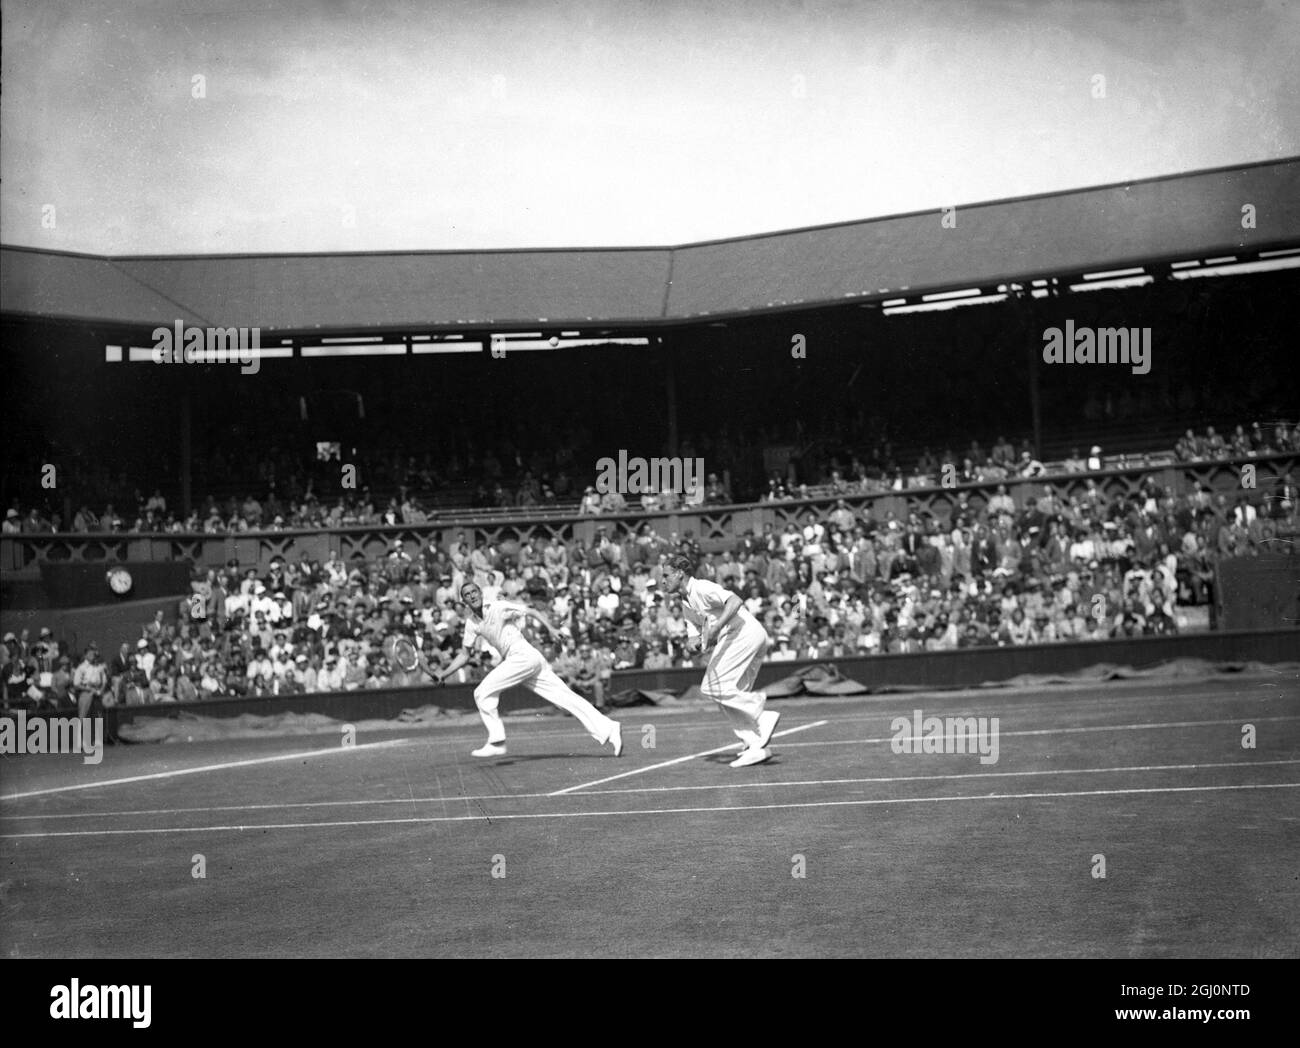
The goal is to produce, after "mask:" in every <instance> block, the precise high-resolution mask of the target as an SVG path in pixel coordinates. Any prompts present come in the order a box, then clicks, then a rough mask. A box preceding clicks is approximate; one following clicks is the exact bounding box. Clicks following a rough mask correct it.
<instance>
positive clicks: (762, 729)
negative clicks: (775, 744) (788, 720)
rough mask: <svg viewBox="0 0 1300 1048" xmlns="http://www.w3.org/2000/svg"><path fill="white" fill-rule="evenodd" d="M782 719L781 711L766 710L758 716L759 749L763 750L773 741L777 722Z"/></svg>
mask: <svg viewBox="0 0 1300 1048" xmlns="http://www.w3.org/2000/svg"><path fill="white" fill-rule="evenodd" d="M780 719H781V713H780V711H779V710H765V711H764V712H763V713H760V714H759V715H758V748H759V749H760V750H761V749H763V747H765V746H766V745H767V744H768V743H769V742H771V741H772V733H773V732H774V731H776V722H777V721H779V720H780Z"/></svg>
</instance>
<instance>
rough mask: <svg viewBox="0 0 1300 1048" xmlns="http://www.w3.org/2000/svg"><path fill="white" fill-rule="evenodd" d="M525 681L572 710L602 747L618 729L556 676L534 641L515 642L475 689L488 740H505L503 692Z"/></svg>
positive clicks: (569, 711) (563, 706)
mask: <svg viewBox="0 0 1300 1048" xmlns="http://www.w3.org/2000/svg"><path fill="white" fill-rule="evenodd" d="M516 684H522V685H523V686H524V687H525V688H527V689H528V690H529V691H531V692H532V693H533V694H534V695H539V696H541V697H542V698H543V699H545V700H546V701H547V702H549V703H551V704H552V705H554V706H559V707H560V709H562V710H564V712H565V713H572V714H573V715H574V716H575V717H577V718H578V720H579V721H581V722H582V726H583V727H584V728H586V729H587V732H588V734H590V735H591V737H592V738H593V739H595V740H596V741H597V742H599V743H600V744H601V745H602V746H603V745H604V744H605V743H606V742H608V741H609V737H610V735H611V734H613V731H614V722H613V721H612V720H610V718H608V717H606V716H605V715H604V714H603V713H601V712H600V710H598V709H596V707H595V706H593V705H592V704H591V703H589V702H588V701H587V700H586V699H584V698H583V697H582V696H581V695H579V694H577V693H576V692H574V691H572V690H570V688H569V687H568V686H567V685H566V684H565V683H564V681H562V680H560V678H559V677H557V676H556V675H555V671H554V670H553V669H551V667H550V664H549V663H548V662H547V661H546V659H545V658H543V657H542V653H541V652H540V651H538V650H537V649H536V648H534V647H533V646H532V645H531V644H520V643H516V644H514V645H513V646H512V647H511V649H510V651H509V652H508V653H507V654H506V657H505V658H504V659H502V660H501V662H500V663H498V664H497V665H496V666H495V667H494V668H493V670H492V672H491V673H489V674H488V675H487V676H486V677H484V678H483V679H482V680H481V681H479V683H478V687H476V688H475V689H474V704H475V705H476V706H478V712H479V716H480V717H482V718H483V723H484V724H485V725H486V726H487V730H488V742H504V741H505V738H506V727H505V725H504V724H503V723H502V722H501V714H499V713H498V712H497V704H498V702H499V701H500V699H501V693H502V692H503V691H505V690H506V689H507V688H513V687H514V686H515V685H516Z"/></svg>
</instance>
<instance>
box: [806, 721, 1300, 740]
mask: <svg viewBox="0 0 1300 1048" xmlns="http://www.w3.org/2000/svg"><path fill="white" fill-rule="evenodd" d="M899 716H900V717H901V716H902V714H899ZM933 716H934V717H935V718H936V719H937V720H940V721H942V720H945V719H946V718H944V717H941V716H940V715H939V714H937V713H936V714H933ZM926 719H927V720H928V719H929V718H926ZM959 719H961V720H963V721H964V720H966V719H967V718H966V717H961V718H959ZM970 719H978V718H975V716H974V715H973V714H972V715H971V718H970ZM999 720H1001V717H999ZM1296 720H1300V717H1250V716H1242V717H1228V718H1226V719H1224V720H1203V721H1161V722H1159V723H1155V724H1095V725H1090V726H1088V727H1086V728H1036V729H1032V730H1031V729H1027V730H1025V731H1002V730H1001V729H999V731H998V737H999V738H1004V739H1005V738H1007V737H1008V736H1032V735H1086V734H1091V733H1094V732H1099V731H1150V730H1153V729H1155V728H1204V727H1207V726H1210V725H1222V724H1237V725H1240V724H1269V723H1273V722H1275V721H1296ZM911 726H912V722H911V720H910V719H909V720H908V730H909V735H908V736H906V737H908V738H910V737H911V736H910V730H911ZM935 737H936V738H939V737H940V736H935ZM897 738H899V736H898V734H897V733H895V734H892V735H885V736H883V737H881V738H878V739H827V740H824V741H822V742H792V743H789V746H790V747H794V746H799V747H808V746H863V745H866V744H867V743H876V742H893V741H894V740H895V739H897ZM942 738H945V739H948V738H953V736H952V735H944V736H942Z"/></svg>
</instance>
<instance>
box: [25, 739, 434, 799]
mask: <svg viewBox="0 0 1300 1048" xmlns="http://www.w3.org/2000/svg"><path fill="white" fill-rule="evenodd" d="M409 741H410V740H409V739H387V740H385V741H384V742H363V743H360V744H359V745H353V746H331V747H328V748H322V749H318V750H299V751H298V752H296V753H280V754H276V755H275V756H274V757H250V758H249V759H248V760H242V761H225V762H224V763H222V764H202V765H199V766H198V767H194V768H177V769H176V770H175V771H157V772H152V773H151V774H149V775H131V776H129V777H127V778H125V779H101V780H99V781H98V782H79V783H77V784H76V785H75V786H52V787H50V788H49V789H46V790H28V791H27V792H26V793H6V794H0V801H16V800H22V799H23V798H24V797H43V796H45V795H46V794H50V793H67V792H69V791H71V790H97V789H99V787H101V786H121V785H124V784H125V783H131V782H148V781H150V780H152V779H170V778H174V777H175V776H177V775H198V774H199V773H200V772H205V771H224V770H225V769H226V768H247V767H248V766H249V765H252V764H272V763H274V762H275V761H296V760H299V759H300V758H305V757H327V756H330V755H331V754H336V753H352V752H354V751H355V750H372V749H381V748H383V747H385V746H400V745H402V744H403V743H405V742H409Z"/></svg>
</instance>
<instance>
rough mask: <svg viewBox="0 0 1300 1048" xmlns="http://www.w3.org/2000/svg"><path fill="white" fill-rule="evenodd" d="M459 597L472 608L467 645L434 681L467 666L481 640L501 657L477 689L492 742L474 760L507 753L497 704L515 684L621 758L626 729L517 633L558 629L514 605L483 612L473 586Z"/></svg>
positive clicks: (551, 632)
mask: <svg viewBox="0 0 1300 1048" xmlns="http://www.w3.org/2000/svg"><path fill="white" fill-rule="evenodd" d="M460 596H461V600H463V601H464V602H465V604H466V605H467V607H468V608H469V616H468V617H467V618H466V620H465V639H464V644H463V647H462V648H461V650H460V651H458V652H457V653H456V657H455V658H454V659H452V660H451V663H450V665H448V666H447V668H446V669H445V670H443V671H442V672H441V673H435V674H434V676H435V677H436V678H437V679H438V680H439V681H442V680H443V679H444V678H446V677H449V676H450V675H451V674H453V673H455V672H456V671H457V670H458V669H460V668H461V667H462V666H464V665H465V663H466V662H468V661H469V657H470V655H471V654H472V653H473V651H474V645H475V644H476V643H477V642H478V639H479V638H480V637H482V638H483V639H484V640H485V641H487V642H488V643H489V644H490V645H492V647H493V648H495V649H496V651H497V654H498V655H500V656H501V662H500V663H498V664H497V666H496V667H495V668H494V669H493V670H492V672H491V673H489V674H488V675H487V676H486V677H484V678H483V679H482V680H481V681H479V684H478V687H477V688H475V689H474V703H475V705H477V706H478V712H479V716H480V717H482V718H483V723H484V724H486V725H487V730H488V740H487V743H486V745H484V746H481V747H479V748H478V749H477V750H471V751H470V752H471V753H472V755H473V756H475V757H500V756H501V755H502V754H504V753H505V752H506V729H505V725H504V724H502V723H501V715H500V714H499V713H497V703H498V701H499V700H500V698H501V693H502V692H503V691H505V690H506V689H507V688H511V687H513V686H514V685H516V684H522V685H524V686H525V687H526V688H528V689H529V690H530V691H532V692H534V693H535V694H537V695H540V696H541V697H542V698H544V699H545V700H546V701H547V702H549V703H552V704H554V705H556V706H559V707H560V709H562V710H564V711H565V712H566V713H572V714H573V715H574V716H575V717H577V718H578V720H580V721H581V722H582V726H583V727H584V728H586V729H587V731H588V732H590V733H591V737H592V738H593V739H595V740H596V741H597V742H599V743H600V744H601V745H602V746H603V745H604V744H605V743H607V742H608V743H610V744H611V745H613V747H614V756H615V757H618V756H621V755H622V753H623V729H622V726H621V725H620V724H619V723H618V721H616V720H612V719H611V718H609V717H606V716H605V715H604V714H603V713H601V712H600V710H598V709H596V707H595V706H593V705H592V704H591V703H589V702H588V701H587V700H586V699H584V698H583V697H582V696H581V695H578V694H576V693H575V692H573V691H571V690H569V688H568V687H566V686H565V683H564V681H562V680H560V678H559V677H557V676H556V675H555V671H554V670H553V669H551V666H550V663H548V662H547V661H546V659H545V658H543V657H542V653H541V652H540V651H538V650H537V649H536V648H534V647H533V646H532V645H531V644H529V643H528V641H527V640H525V639H524V635H523V634H522V633H521V632H520V631H519V626H518V625H517V623H518V621H519V620H520V619H522V618H532V619H535V620H536V621H538V622H540V623H541V624H542V627H543V628H544V629H545V630H546V632H547V634H548V635H549V636H551V637H555V636H557V633H556V630H555V628H554V627H553V626H552V625H551V624H550V623H549V622H547V621H546V618H545V616H543V615H542V614H541V613H540V612H538V611H534V610H533V609H532V608H526V607H524V606H523V605H522V604H511V603H510V602H509V601H504V600H497V601H493V602H492V604H491V605H490V606H489V607H487V608H486V609H485V608H484V607H483V591H482V590H480V589H479V588H478V586H476V585H475V584H474V583H472V582H467V583H465V585H463V586H462V587H461V588H460Z"/></svg>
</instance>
